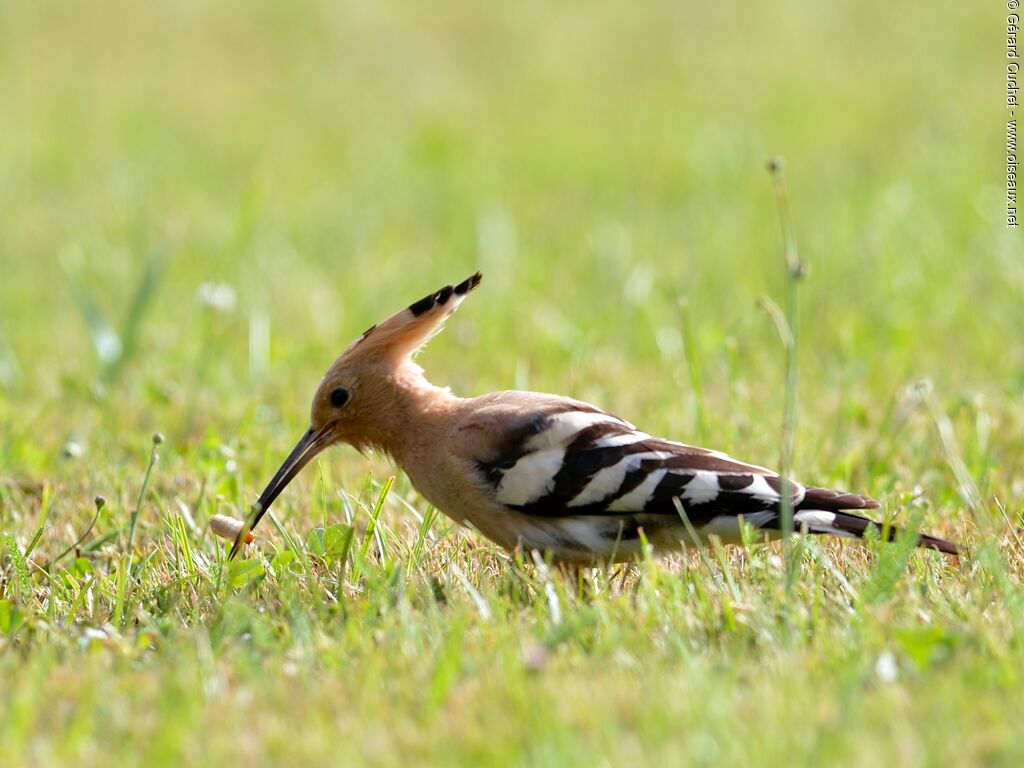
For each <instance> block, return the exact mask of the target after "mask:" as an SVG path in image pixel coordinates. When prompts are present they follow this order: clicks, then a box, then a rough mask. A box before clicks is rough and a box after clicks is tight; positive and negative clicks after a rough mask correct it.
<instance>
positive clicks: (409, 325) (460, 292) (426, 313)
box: [336, 272, 482, 365]
mask: <svg viewBox="0 0 1024 768" xmlns="http://www.w3.org/2000/svg"><path fill="white" fill-rule="evenodd" d="M481 278H482V275H481V274H480V273H479V272H477V273H475V274H473V275H471V276H470V277H467V278H466V279H465V280H463V281H462V282H461V283H459V284H458V285H451V284H449V285H446V286H444V288H441V289H439V290H437V291H434V292H433V293H430V294H427V295H426V296H424V297H423V298H422V299H420V300H419V301H414V302H413V303H412V304H410V305H409V306H408V307H406V308H405V309H403V310H401V311H400V312H396V313H395V314H393V315H392V316H391V317H389V318H388V319H387V320H384V321H383V322H381V323H378V324H377V325H374V326H371V327H370V328H368V329H367V330H366V331H364V332H363V334H362V335H361V336H360V337H359V338H358V339H356V340H355V341H353V342H352V344H350V345H349V347H348V349H346V350H345V351H344V352H343V353H342V355H341V357H340V358H338V361H337V363H341V362H346V363H347V362H350V361H353V360H355V359H357V358H366V359H370V358H377V359H380V360H382V361H385V362H388V363H391V364H393V365H397V364H398V363H400V362H401V361H402V360H405V359H407V358H409V357H412V356H413V355H414V354H416V352H417V351H419V350H420V349H421V348H422V347H423V345H425V344H426V343H427V342H428V341H430V339H431V338H432V337H433V336H434V335H435V334H436V333H438V332H439V331H440V330H441V328H443V327H444V321H445V320H447V319H448V316H449V315H451V313H452V312H454V311H455V310H456V309H457V308H458V306H459V304H461V303H462V300H463V299H464V298H465V297H466V294H468V293H469V292H470V291H471V290H473V289H474V288H476V287H477V286H478V285H479V284H480V280H481ZM337 363H336V364H337Z"/></svg>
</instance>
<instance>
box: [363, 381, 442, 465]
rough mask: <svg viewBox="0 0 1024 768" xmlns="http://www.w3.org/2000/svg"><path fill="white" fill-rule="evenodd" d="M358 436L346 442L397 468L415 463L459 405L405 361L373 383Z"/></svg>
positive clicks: (438, 437)
mask: <svg viewBox="0 0 1024 768" xmlns="http://www.w3.org/2000/svg"><path fill="white" fill-rule="evenodd" d="M375 384H376V386H375V387H374V390H373V392H372V394H371V395H370V397H372V398H373V402H372V403H370V404H369V407H368V408H367V412H368V414H372V416H368V418H367V420H366V421H365V422H364V423H363V424H362V425H361V427H362V429H361V430H360V434H358V435H353V436H352V439H350V442H351V443H352V444H353V445H355V446H356V447H357V448H373V449H375V450H379V451H382V452H384V453H386V454H388V455H389V456H391V457H392V458H393V459H394V460H395V461H397V462H398V463H399V464H400V465H405V464H406V463H407V462H409V461H415V460H416V458H417V457H419V456H420V455H422V453H423V451H424V450H425V449H426V450H429V448H430V446H436V445H438V444H439V441H440V440H441V438H442V436H443V435H444V432H445V430H446V429H447V428H448V426H447V425H449V424H450V417H451V415H452V413H453V411H454V410H455V409H456V408H457V407H458V404H459V403H461V402H462V398H459V397H456V396H455V395H453V394H452V393H451V392H450V391H449V390H448V389H446V388H443V387H437V386H435V385H433V384H431V383H430V382H429V381H427V379H426V378H425V377H424V376H423V371H422V369H421V368H420V367H419V366H417V365H415V364H414V363H411V362H407V363H404V364H402V365H401V366H399V367H398V368H397V369H395V370H394V372H392V373H390V374H389V375H388V376H386V377H384V378H382V379H381V380H379V381H378V382H376V383H375Z"/></svg>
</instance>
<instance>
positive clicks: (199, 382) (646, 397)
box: [0, 1, 1024, 432]
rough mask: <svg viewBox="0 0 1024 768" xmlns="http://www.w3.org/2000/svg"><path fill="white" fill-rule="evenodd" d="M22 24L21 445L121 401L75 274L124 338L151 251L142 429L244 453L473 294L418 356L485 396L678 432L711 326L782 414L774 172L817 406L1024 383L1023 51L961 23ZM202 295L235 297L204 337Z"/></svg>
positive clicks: (601, 6) (736, 18) (2, 293)
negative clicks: (688, 382) (239, 423)
mask: <svg viewBox="0 0 1024 768" xmlns="http://www.w3.org/2000/svg"><path fill="white" fill-rule="evenodd" d="M2 9H3V11H2V12H3V17H4V23H3V24H2V25H0V70H2V72H3V76H2V78H0V102H2V104H3V105H4V108H3V112H4V115H5V117H4V128H3V131H2V132H0V205H2V210H3V211H4V225H3V227H0V259H2V262H0V265H2V269H3V273H2V274H3V279H2V281H0V307H2V315H0V331H2V333H3V335H4V337H5V339H6V342H7V346H8V347H9V349H10V350H11V351H12V353H13V355H14V357H15V358H16V360H17V362H18V364H19V367H20V369H21V371H22V372H23V380H22V389H21V392H20V394H16V395H13V397H16V398H20V399H21V400H22V401H23V406H19V408H18V414H19V420H20V419H23V418H25V417H27V416H30V415H34V414H35V413H36V412H37V411H38V410H39V409H43V410H46V411H48V412H49V413H50V414H59V418H60V419H61V420H62V421H63V422H64V423H65V424H67V419H68V418H70V417H72V416H74V417H75V418H78V417H79V414H77V413H75V411H76V410H77V408H76V407H75V406H74V405H73V404H72V403H69V401H68V400H67V398H66V397H65V396H64V394H63V391H62V390H63V388H64V387H65V386H67V384H68V382H69V380H70V381H82V380H85V379H87V378H89V377H91V376H94V375H95V372H96V360H95V357H94V355H93V352H92V351H91V348H90V340H89V336H88V333H87V326H86V324H85V323H83V321H82V316H81V314H80V312H79V310H78V309H77V308H76V303H75V300H74V297H73V294H72V291H71V288H70V285H71V283H72V282H73V281H72V280H70V279H69V275H71V276H72V277H73V278H74V279H76V280H78V281H80V282H83V283H84V284H85V286H86V287H87V288H88V289H89V290H90V291H91V292H92V293H93V295H94V297H95V301H96V302H97V303H98V304H100V305H101V306H102V309H103V310H104V311H105V312H106V313H107V314H108V316H109V317H110V318H111V321H112V323H113V324H114V325H115V326H116V325H117V323H118V322H120V317H121V316H123V315H124V314H125V313H127V311H128V306H129V304H130V301H131V295H132V292H133V291H134V290H135V285H136V284H137V282H138V280H139V275H140V274H141V272H142V271H143V268H144V264H145V262H146V260H147V258H148V257H149V255H150V254H151V253H153V252H155V251H159V252H160V253H162V254H163V255H164V259H165V264H164V269H163V273H162V276H161V277H160V279H159V282H158V284H157V286H156V291H155V294H154V303H153V306H152V307H151V308H150V309H148V310H147V312H146V317H145V318H144V320H143V321H142V323H141V324H140V327H139V345H138V347H139V348H138V351H137V354H136V355H135V358H134V360H132V361H129V362H130V364H129V365H127V366H125V371H124V379H125V382H124V383H123V384H122V385H121V386H122V389H120V390H119V391H118V393H117V398H118V400H119V401H121V404H122V406H123V407H126V406H130V405H131V403H135V402H136V401H138V399H139V393H140V392H141V391H143V390H144V389H145V388H147V387H148V388H150V389H156V390H159V391H161V392H163V393H164V394H166V395H167V396H169V397H170V398H171V399H180V400H181V402H182V404H185V403H187V404H188V410H189V412H191V413H193V414H195V413H197V412H199V413H201V414H202V419H201V420H203V421H206V420H208V419H211V418H213V419H225V420H227V421H226V424H230V423H231V419H237V418H238V417H239V416H240V414H242V413H244V412H246V410H247V409H249V408H251V407H252V405H253V404H254V403H256V402H262V401H265V400H267V399H268V398H270V397H271V395H270V394H268V392H269V391H270V390H272V389H273V388H274V387H275V386H277V387H280V388H283V389H284V390H285V393H283V394H282V398H281V401H280V403H279V404H280V405H281V407H282V408H284V409H285V410H286V412H287V414H288V419H289V420H293V419H294V420H295V421H296V422H298V421H299V420H301V411H302V409H303V408H304V407H305V400H306V397H307V395H308V393H309V392H310V391H311V389H312V387H313V385H314V384H315V382H316V380H317V377H318V376H319V375H320V373H321V372H322V370H323V369H324V368H325V366H326V364H327V363H328V362H329V361H330V360H331V359H332V358H333V356H334V355H335V354H336V353H337V352H339V351H340V350H341V349H342V348H343V347H344V345H345V344H346V343H347V342H348V341H349V340H350V338H351V337H353V336H354V335H356V334H357V333H358V332H359V331H361V330H362V329H363V328H364V327H365V326H367V325H369V324H370V323H371V322H373V321H375V320H377V319H379V318H380V317H381V316H382V315H383V314H386V313H389V312H391V311H393V310H394V309H396V308H398V307H400V306H402V305H404V304H405V303H408V301H409V300H411V299H412V298H415V297H417V296H419V295H421V294H423V293H426V292H427V291H429V290H431V289H433V288H434V287H436V286H437V285H441V284H443V283H446V282H449V281H452V280H456V279H461V277H463V276H464V275H465V274H468V273H469V272H471V271H473V270H475V269H477V268H480V269H482V270H483V271H484V274H485V278H486V280H487V283H486V288H485V292H484V293H482V294H480V297H481V298H479V299H478V300H477V301H476V302H475V306H472V308H471V309H469V311H468V312H466V314H467V315H471V317H460V318H459V320H458V322H457V323H455V324H454V328H453V333H452V334H451V336H452V337H453V338H451V339H449V340H447V341H445V342H441V343H438V344H437V345H436V346H437V347H439V349H436V350H431V352H430V353H429V355H428V359H429V362H430V368H431V369H432V370H433V372H434V374H435V378H437V379H438V380H441V381H447V382H451V383H452V384H453V385H455V386H456V388H457V391H459V392H463V393H467V394H469V393H476V392H482V391H485V390H487V389H492V388H500V387H508V386H512V385H513V384H516V383H517V382H518V383H519V384H526V385H529V386H531V387H536V388H543V389H554V390H559V391H573V392H574V393H576V394H579V395H583V396H592V397H596V398H598V399H600V400H602V401H604V404H605V405H606V406H608V407H614V408H618V409H619V410H622V411H629V410H630V409H632V411H631V412H632V413H633V414H634V415H635V414H636V409H637V408H640V409H641V412H644V411H647V412H649V413H650V414H651V415H653V418H654V419H655V420H658V419H662V423H660V424H656V425H654V426H658V427H659V428H663V429H668V428H669V427H675V428H676V430H677V432H683V431H685V426H686V422H680V421H679V419H680V418H681V411H684V410H685V409H686V408H687V407H688V406H687V399H688V395H687V393H686V392H683V391H680V390H681V383H680V382H679V381H677V380H676V378H674V376H673V370H674V367H675V365H676V361H675V360H674V356H675V355H676V354H677V353H678V350H679V349H680V346H681V345H680V343H678V340H679V338H680V327H681V326H680V320H679V311H678V306H677V300H678V299H679V298H680V297H685V298H686V299H687V300H688V301H689V306H690V308H691V310H692V322H693V326H694V330H695V336H696V339H697V343H698V344H699V346H700V351H701V356H702V358H704V359H706V361H707V367H708V371H709V376H712V378H711V380H710V381H709V383H708V389H709V396H710V397H712V398H713V397H714V393H715V392H716V391H717V390H718V389H719V388H720V384H721V381H720V380H717V379H715V378H714V372H715V370H716V366H718V365H720V364H721V365H724V362H723V361H724V360H725V359H726V356H727V355H726V352H725V345H724V341H725V339H726V338H730V339H732V340H733V341H734V342H735V344H736V352H737V355H738V357H739V359H740V365H742V366H743V373H744V374H745V375H744V378H749V379H750V380H751V382H752V387H754V388H755V389H756V390H759V391H757V392H755V393H753V394H752V395H751V397H753V398H754V399H755V400H756V401H757V402H755V403H754V407H761V406H769V407H770V406H774V405H775V404H776V400H775V388H774V386H768V387H763V388H762V387H761V386H760V383H761V382H762V381H763V382H765V383H766V384H772V385H774V384H775V383H777V381H778V378H777V373H778V366H779V348H778V343H777V338H776V336H775V332H774V330H773V329H772V327H771V324H770V323H769V322H767V317H766V316H765V315H764V314H763V313H762V312H760V311H759V310H758V309H757V308H756V305H755V302H756V299H757V298H758V297H759V296H761V295H774V296H776V297H778V296H780V295H781V280H782V273H783V271H782V269H781V267H780V263H781V262H780V256H779V253H780V243H779V235H778V225H777V220H776V210H775V204H774V202H773V199H772V195H771V187H770V183H769V178H768V175H767V173H766V172H765V171H764V164H765V161H766V160H767V159H768V158H769V157H772V156H776V155H779V156H782V157H784V158H785V161H786V167H787V180H788V184H789V187H790V195H791V198H792V204H793V210H794V223H795V231H796V234H797V237H798V240H799V244H800V247H801V252H802V256H803V257H804V259H805V260H806V261H807V262H808V263H809V265H810V267H811V270H812V271H811V279H810V280H809V281H807V283H806V284H805V286H804V287H803V289H802V294H803V295H802V308H803V318H804V325H805V327H804V331H805V334H804V341H805V347H804V349H803V352H802V364H803V368H802V370H803V375H802V379H801V383H802V385H803V386H802V394H803V395H804V396H805V397H806V398H810V399H811V400H810V402H814V401H815V400H816V399H817V398H823V399H825V400H826V401H827V402H828V403H829V404H830V405H829V407H833V408H835V407H839V406H838V403H840V402H850V401H851V398H852V399H853V400H854V401H860V402H861V403H862V404H863V405H864V406H865V407H871V404H872V403H873V402H874V401H876V400H877V398H879V397H884V396H886V395H887V394H888V393H889V392H890V391H891V390H893V389H895V388H896V387H898V386H900V385H901V384H903V383H905V381H907V380H909V379H912V378H915V377H920V376H925V375H926V376H930V377H933V378H935V379H936V380H938V381H939V382H940V383H941V385H942V386H943V387H947V388H952V389H954V390H958V391H960V390H963V391H968V390H971V391H973V390H979V391H983V392H986V393H991V394H993V395H999V396H1002V395H1012V394H1017V395H1019V393H1020V391H1021V388H1022V383H1024V355H1022V345H1020V344H1017V343H1015V340H1016V338H1017V337H1019V335H1020V329H1021V328H1022V327H1024V301H1022V287H1024V264H1022V261H1021V250H1020V241H1019V238H1016V237H1014V233H1007V232H1006V231H1005V228H1004V226H1003V224H1002V214H1003V211H1002V209H1003V203H1002V187H1001V183H1002V182H1001V172H1000V162H1001V161H1000V146H1001V141H1002V131H1003V128H1004V123H1003V116H1002V111H1001V100H1000V98H998V96H999V87H1000V84H1001V79H1000V77H999V76H998V75H999V72H1000V70H999V69H998V68H999V66H1000V65H999V63H998V61H999V56H1000V54H1001V50H1000V48H999V38H998V36H997V35H996V34H995V33H994V32H993V34H992V35H986V34H985V33H984V32H985V30H984V29H983V27H982V26H981V25H979V23H978V21H977V16H978V12H977V10H976V9H975V8H973V7H971V6H970V5H969V4H964V3H958V4H940V5H934V4H917V3H907V4H899V5H897V6H893V5H892V4H889V3H882V2H867V3H839V4H820V3H811V2H806V3H801V2H792V3H784V4H781V5H772V6H757V5H754V6H751V5H750V4H744V5H740V4H711V5H709V4H700V3H644V4H631V5H628V6H627V5H623V4H620V3H611V2H608V3H604V2H599V3H587V4H574V5H571V6H562V7H556V8H552V7H551V6H550V4H542V3H532V2H527V3H518V4H513V5H507V6H488V5H485V6H472V5H466V4H463V3H451V2H440V3H431V4H414V3H406V4H390V3H383V4H382V3H374V2H365V3H360V2H354V3H353V2H350V3H310V4H303V5H302V6H299V7H296V6H292V5H290V4H285V3H277V2H244V3H242V2H240V3H206V2H187V1H186V2H180V3H173V4H147V5H146V6H144V7H140V6H138V5H136V4H132V3H123V4H121V3H103V4H101V5H96V4H88V3H71V4H64V3H61V4H57V3H45V2H44V3H31V4H25V3H5V4H4V5H3V6H2ZM62 265H63V266H62ZM211 281H213V282H219V283H226V284H227V285H229V286H230V287H231V288H232V289H233V290H234V292H235V293H236V294H237V302H236V304H235V307H234V309H233V311H232V312H231V313H229V314H226V315H218V316H217V317H215V318H214V319H213V320H212V321H211V319H210V318H209V317H207V316H206V315H208V314H209V312H207V311H206V310H204V308H203V305H202V303H201V302H200V301H199V300H198V299H197V289H198V288H199V286H200V285H201V284H202V283H205V282H211ZM254 322H255V323H256V324H257V326H259V328H261V327H262V326H263V325H269V333H270V344H271V346H270V358H269V366H268V367H267V368H266V371H265V372H266V379H254V378H253V377H252V376H251V375H250V373H252V372H253V371H251V370H250V368H251V367H252V366H251V365H250V330H251V329H252V328H251V326H252V324H253V323H254ZM259 328H257V329H256V331H257V335H259V334H260V333H262V331H261V330H260V329H259ZM659 334H660V335H659ZM257 346H258V344H257ZM256 354H257V357H260V356H259V354H258V350H257V353H256ZM261 359H262V358H261V357H260V359H258V360H256V361H253V365H254V366H255V367H256V371H255V372H257V373H258V372H261V371H262V370H263V369H262V366H261V362H260V360H261ZM62 382H63V383H62ZM754 382H756V383H754ZM611 393H614V394H611ZM285 394H286V396H284V395H285ZM300 405H301V406H302V407H301V408H300ZM293 407H294V408H296V409H298V410H297V411H296V412H295V413H292V411H291V409H292V408H293ZM26 408H27V410H26ZM146 408H147V409H150V408H151V409H152V410H147V412H148V413H149V414H151V415H149V416H147V417H145V418H152V419H153V420H155V421H159V420H160V406H159V403H146ZM69 410H70V411H71V413H69ZM659 414H664V416H659ZM40 416H41V418H44V419H45V418H47V416H46V415H45V414H41V415H40ZM729 417H730V415H729V414H718V415H717V416H716V419H715V420H719V419H721V418H724V419H726V420H727V419H728V418H729ZM81 418H83V419H87V418H88V417H87V416H86V415H84V414H83V415H81ZM197 418H198V417H197ZM166 428H167V429H172V427H171V425H166Z"/></svg>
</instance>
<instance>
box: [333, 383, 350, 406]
mask: <svg viewBox="0 0 1024 768" xmlns="http://www.w3.org/2000/svg"><path fill="white" fill-rule="evenodd" d="M347 402H348V390H347V389H342V388H341V387H338V388H337V389H335V390H334V391H333V392H331V405H333V406H334V407H335V408H341V406H343V405H344V404H345V403H347Z"/></svg>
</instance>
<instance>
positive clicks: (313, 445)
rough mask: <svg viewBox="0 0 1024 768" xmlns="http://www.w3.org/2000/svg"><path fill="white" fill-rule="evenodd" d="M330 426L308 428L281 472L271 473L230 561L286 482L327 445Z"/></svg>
mask: <svg viewBox="0 0 1024 768" xmlns="http://www.w3.org/2000/svg"><path fill="white" fill-rule="evenodd" d="M332 426H333V424H330V423H328V424H325V425H324V426H323V427H321V428H320V429H319V430H315V429H312V428H310V429H309V431H307V432H306V433H305V434H304V435H303V436H302V437H300V438H299V442H298V443H296V444H295V447H294V448H293V449H292V452H291V453H289V454H288V458H287V459H285V460H284V463H282V464H281V467H280V469H278V470H277V472H275V473H274V476H273V477H272V478H271V479H270V482H269V483H267V487H266V488H264V489H263V493H261V494H260V497H259V498H258V499H257V500H256V503H255V504H253V505H252V511H251V513H250V515H249V520H248V521H247V522H246V524H245V525H243V526H242V529H241V530H240V531H239V532H238V535H237V536H236V537H235V543H234V544H233V545H232V546H231V553H230V554H229V555H228V559H229V560H230V559H232V558H234V556H235V555H236V554H237V553H238V550H239V549H241V546H242V542H244V541H245V537H246V536H248V535H249V531H251V530H252V529H253V528H255V527H256V524H257V523H259V521H260V518H262V517H263V515H265V514H266V513H267V510H269V509H270V505H271V504H273V503H274V499H276V498H277V497H278V496H279V495H280V493H281V491H283V490H284V489H285V488H287V487H288V483H290V482H291V481H292V479H293V478H294V477H295V476H296V475H297V474H299V472H300V471H301V470H302V468H303V467H304V466H306V465H307V464H308V463H309V462H310V461H312V459H313V457H314V456H316V455H317V454H318V453H320V451H322V450H323V449H324V448H326V447H327V446H328V445H330V442H331V441H330V436H331V427H332Z"/></svg>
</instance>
